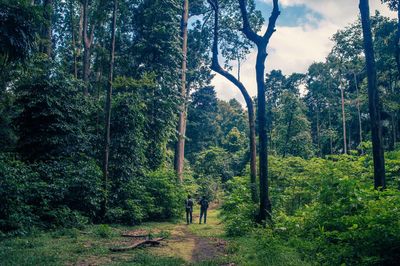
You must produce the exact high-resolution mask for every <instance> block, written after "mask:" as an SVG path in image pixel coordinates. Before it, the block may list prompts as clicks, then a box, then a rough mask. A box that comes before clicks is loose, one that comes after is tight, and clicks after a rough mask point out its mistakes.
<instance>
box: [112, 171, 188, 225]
mask: <svg viewBox="0 0 400 266" xmlns="http://www.w3.org/2000/svg"><path fill="white" fill-rule="evenodd" d="M121 189H122V190H121V192H120V193H119V199H118V200H114V201H113V203H112V206H111V208H110V210H109V212H108V214H107V217H108V220H109V221H110V222H116V223H125V224H130V225H134V224H139V223H141V222H142V221H145V220H165V219H171V218H175V217H178V216H179V215H180V214H181V213H182V211H183V207H182V206H183V203H184V199H185V193H184V189H183V186H182V185H181V184H179V182H178V180H177V178H176V175H175V173H174V172H173V171H169V170H158V171H154V172H150V173H147V174H146V175H145V176H144V177H136V178H133V179H132V180H130V181H128V182H127V184H126V186H123V187H122V188H121Z"/></svg>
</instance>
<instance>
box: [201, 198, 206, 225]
mask: <svg viewBox="0 0 400 266" xmlns="http://www.w3.org/2000/svg"><path fill="white" fill-rule="evenodd" d="M199 204H200V224H201V219H202V217H203V216H204V223H205V224H206V223H207V209H208V200H207V199H206V198H205V197H204V196H203V197H201V200H200V202H199Z"/></svg>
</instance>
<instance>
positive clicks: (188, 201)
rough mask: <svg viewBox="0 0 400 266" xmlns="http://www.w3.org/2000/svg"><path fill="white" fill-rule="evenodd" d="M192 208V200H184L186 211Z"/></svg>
mask: <svg viewBox="0 0 400 266" xmlns="http://www.w3.org/2000/svg"><path fill="white" fill-rule="evenodd" d="M192 208H193V200H192V199H187V200H186V209H192Z"/></svg>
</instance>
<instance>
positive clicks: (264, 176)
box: [239, 0, 280, 222]
mask: <svg viewBox="0 0 400 266" xmlns="http://www.w3.org/2000/svg"><path fill="white" fill-rule="evenodd" d="M239 6H240V11H241V14H242V20H243V33H244V35H245V36H246V37H247V38H248V39H249V40H250V41H252V42H253V43H255V44H256V46H257V59H256V81H257V100H258V109H257V117H258V133H259V176H260V211H259V217H258V219H259V222H262V221H267V220H268V221H270V220H271V218H272V217H271V212H272V207H271V201H270V199H269V185H268V135H267V123H266V122H267V121H266V99H265V80H264V78H265V60H266V59H267V47H268V43H269V40H270V39H271V37H272V34H273V33H274V32H275V25H276V20H277V19H278V16H279V15H280V11H279V5H278V0H273V10H272V13H271V16H270V18H269V23H268V27H267V30H266V31H265V33H264V35H263V36H260V35H258V34H257V33H256V32H254V30H253V29H252V28H251V25H250V21H249V17H248V13H247V1H246V0H239Z"/></svg>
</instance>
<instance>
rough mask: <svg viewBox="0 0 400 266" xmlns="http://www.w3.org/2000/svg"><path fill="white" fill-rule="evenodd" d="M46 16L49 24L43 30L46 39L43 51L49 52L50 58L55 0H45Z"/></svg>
mask: <svg viewBox="0 0 400 266" xmlns="http://www.w3.org/2000/svg"><path fill="white" fill-rule="evenodd" d="M44 9H45V12H44V18H45V19H46V21H47V23H48V24H47V25H46V27H45V29H44V32H43V37H44V39H45V40H46V42H45V44H44V46H43V52H44V53H46V54H47V56H48V57H49V58H51V54H52V35H53V34H52V16H53V0H45V1H44Z"/></svg>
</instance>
